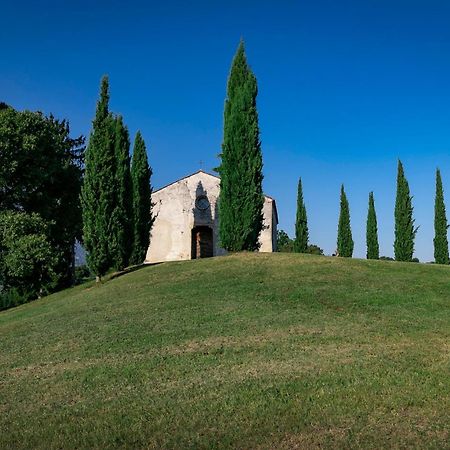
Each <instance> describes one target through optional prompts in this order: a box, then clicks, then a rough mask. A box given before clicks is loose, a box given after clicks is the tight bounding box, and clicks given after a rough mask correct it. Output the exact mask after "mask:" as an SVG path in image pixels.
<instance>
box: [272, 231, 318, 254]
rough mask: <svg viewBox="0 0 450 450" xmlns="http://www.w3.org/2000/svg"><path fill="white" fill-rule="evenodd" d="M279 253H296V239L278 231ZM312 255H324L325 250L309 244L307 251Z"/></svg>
mask: <svg viewBox="0 0 450 450" xmlns="http://www.w3.org/2000/svg"><path fill="white" fill-rule="evenodd" d="M277 252H281V253H294V252H295V250H294V239H291V238H290V237H289V235H288V234H287V233H286V232H285V231H284V230H278V231H277ZM303 253H309V254H311V255H323V250H322V249H321V248H320V247H319V246H318V245H315V244H309V245H308V247H307V248H306V251H305V252H303Z"/></svg>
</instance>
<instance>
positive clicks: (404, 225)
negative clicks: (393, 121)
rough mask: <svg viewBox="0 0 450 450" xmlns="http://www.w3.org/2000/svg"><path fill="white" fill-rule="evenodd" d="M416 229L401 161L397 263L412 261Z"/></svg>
mask: <svg viewBox="0 0 450 450" xmlns="http://www.w3.org/2000/svg"><path fill="white" fill-rule="evenodd" d="M416 233H417V228H414V219H413V206H412V196H411V195H410V192H409V184H408V181H407V180H406V177H405V172H404V170H403V164H402V162H401V161H400V160H399V161H398V168H397V196H396V200H395V241H394V254H395V259H396V260H397V261H411V260H412V257H413V253H414V238H415V236H416Z"/></svg>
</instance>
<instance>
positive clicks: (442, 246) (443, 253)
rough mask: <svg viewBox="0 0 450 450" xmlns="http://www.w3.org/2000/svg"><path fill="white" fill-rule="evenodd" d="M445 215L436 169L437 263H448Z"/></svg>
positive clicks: (440, 182) (441, 190) (435, 234)
mask: <svg viewBox="0 0 450 450" xmlns="http://www.w3.org/2000/svg"><path fill="white" fill-rule="evenodd" d="M448 227H449V225H448V223H447V215H446V212H445V203H444V189H443V187H442V178H441V172H440V170H439V169H437V170H436V196H435V199H434V240H433V243H434V260H435V262H436V263H437V264H448V263H449V256H448V239H447V230H448Z"/></svg>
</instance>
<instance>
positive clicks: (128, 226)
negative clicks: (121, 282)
mask: <svg viewBox="0 0 450 450" xmlns="http://www.w3.org/2000/svg"><path fill="white" fill-rule="evenodd" d="M112 127H113V133H114V156H115V177H114V181H115V182H114V191H115V204H114V211H113V213H112V216H111V223H110V241H109V251H110V255H111V263H112V266H113V267H114V268H115V269H117V270H121V269H123V268H124V267H126V266H127V265H128V263H129V260H130V256H131V251H132V236H133V234H132V214H133V213H132V188H131V175H130V138H129V134H128V129H127V127H126V126H125V125H124V123H123V119H122V116H117V117H115V118H114V119H113V120H112Z"/></svg>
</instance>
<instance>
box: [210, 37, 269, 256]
mask: <svg viewBox="0 0 450 450" xmlns="http://www.w3.org/2000/svg"><path fill="white" fill-rule="evenodd" d="M257 94H258V88H257V83H256V78H255V75H254V74H253V72H252V71H251V69H250V67H249V66H248V64H247V59H246V56H245V50H244V43H243V42H242V41H241V42H240V44H239V47H238V49H237V52H236V55H235V56H234V59H233V63H232V67H231V71H230V76H229V78H228V86H227V98H226V101H225V110H224V137H223V143H222V153H221V154H220V155H219V156H220V158H221V164H220V166H219V168H218V169H217V171H218V172H219V174H220V177H221V180H220V197H219V216H220V225H219V234H220V242H221V245H222V247H223V248H225V249H226V250H229V251H240V250H257V249H258V248H259V242H258V237H259V233H260V231H261V229H262V227H263V213H262V208H263V204H264V197H263V193H262V180H263V175H262V167H263V162H262V154H261V142H260V139H259V125H258V112H257V110H256V96H257Z"/></svg>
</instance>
